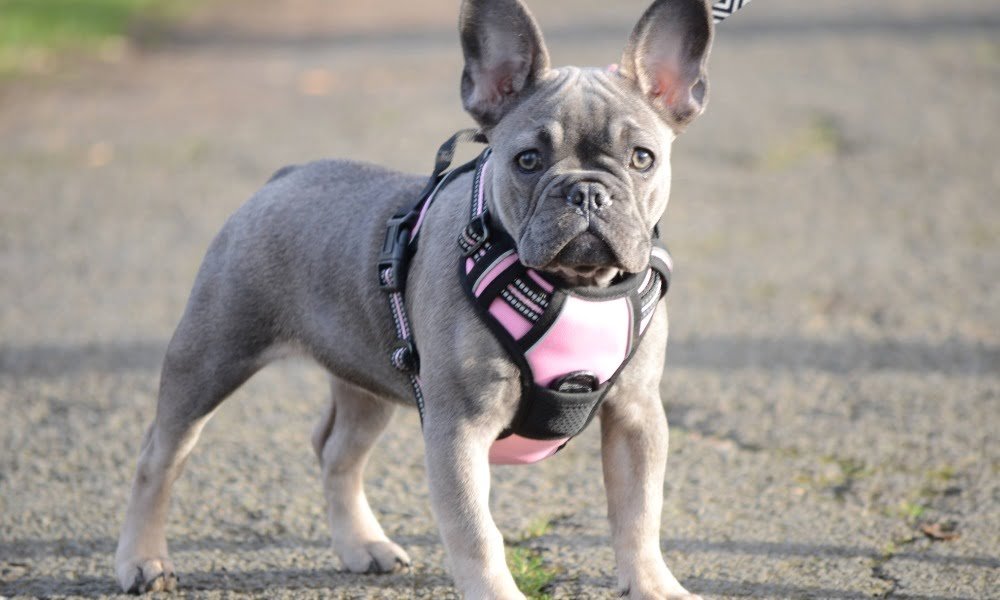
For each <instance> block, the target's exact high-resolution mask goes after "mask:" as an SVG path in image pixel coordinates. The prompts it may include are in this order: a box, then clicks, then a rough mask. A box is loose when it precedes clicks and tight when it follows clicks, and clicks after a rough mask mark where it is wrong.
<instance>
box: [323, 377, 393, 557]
mask: <svg viewBox="0 0 1000 600" xmlns="http://www.w3.org/2000/svg"><path fill="white" fill-rule="evenodd" d="M331 387H332V398H331V402H330V406H329V409H328V410H327V412H326V414H325V415H324V417H323V419H322V420H321V421H320V422H319V424H318V425H317V426H316V430H315V431H314V433H313V437H312V442H313V449H314V450H315V451H316V456H317V457H319V463H320V468H321V469H322V471H323V492H324V494H325V496H326V509H327V517H328V519H329V521H330V529H331V534H332V537H333V548H334V551H335V552H336V553H337V555H338V556H339V557H340V560H341V562H343V564H344V567H345V568H347V569H348V570H350V571H352V572H354V573H390V572H393V571H396V570H398V569H402V568H405V567H408V566H409V565H410V557H409V556H407V555H406V552H405V551H404V550H403V549H402V548H400V547H399V546H397V545H396V544H395V543H393V542H392V541H391V540H390V539H389V538H388V537H386V535H385V532H384V531H382V526H381V525H379V523H378V520H377V519H376V518H375V515H374V514H373V513H372V510H371V507H370V506H369V505H368V499H367V498H366V497H365V491H364V488H363V481H362V479H363V472H364V468H365V464H366V463H367V462H368V456H369V454H370V453H371V449H372V447H373V446H374V445H375V441H376V440H377V439H378V437H379V435H380V434H381V433H382V431H383V430H384V429H385V427H386V425H388V424H389V420H390V419H391V418H392V414H393V412H394V411H395V405H394V404H392V403H391V402H389V401H386V400H382V399H380V398H378V397H376V396H375V395H373V394H371V393H370V392H367V391H365V390H363V389H361V388H359V387H356V386H354V385H351V384H349V383H347V382H345V381H343V380H341V379H338V378H334V379H333V383H332V386H331Z"/></svg>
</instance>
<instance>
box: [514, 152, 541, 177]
mask: <svg viewBox="0 0 1000 600" xmlns="http://www.w3.org/2000/svg"><path fill="white" fill-rule="evenodd" d="M515 160H516V162H517V168H518V169H520V170H521V172H522V173H534V172H535V171H537V170H538V169H540V168H541V167H542V156H541V155H540V154H539V153H538V150H525V151H524V152H522V153H520V154H518V155H517V158H516V159H515Z"/></svg>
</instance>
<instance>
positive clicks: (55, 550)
mask: <svg viewBox="0 0 1000 600" xmlns="http://www.w3.org/2000/svg"><path fill="white" fill-rule="evenodd" d="M544 539H545V545H553V546H562V545H565V546H577V547H580V546H582V547H595V548H596V547H605V546H607V545H609V544H610V541H609V540H608V539H607V538H605V537H603V536H594V535H573V536H572V537H569V536H563V535H560V534H558V533H551V534H548V535H546V536H544ZM396 541H398V542H399V543H400V544H401V545H403V546H404V547H408V548H431V547H436V546H440V541H439V540H438V538H437V535H436V534H435V533H433V532H427V533H423V534H419V535H402V536H397V540H396ZM171 547H172V550H173V551H175V552H177V553H183V552H199V551H208V552H214V551H218V552H222V553H227V554H240V553H245V552H252V551H259V550H275V549H278V550H281V549H288V550H289V551H293V550H296V549H297V550H300V551H301V550H303V549H306V550H325V549H327V548H329V544H328V542H327V541H326V540H323V539H311V538H280V539H267V538H262V539H256V540H254V539H250V540H246V539H244V540H234V539H228V538H227V539H222V538H201V539H188V540H178V541H177V542H176V543H174V544H172V546H171ZM663 547H664V548H666V549H669V550H670V551H676V552H680V553H684V554H714V555H746V556H749V557H752V558H765V559H766V558H787V557H796V556H806V557H817V556H825V557H832V558H845V559H852V558H861V559H874V558H877V557H878V551H877V550H873V549H870V548H864V547H861V546H837V545H828V544H801V543H772V542H756V541H752V540H726V541H706V540H696V539H665V540H663ZM114 549H115V541H114V540H112V539H93V540H72V539H56V540H15V541H13V542H11V543H6V544H4V545H3V546H0V596H28V597H49V596H75V597H82V598H98V597H108V596H114V595H117V594H120V590H119V588H118V586H117V584H116V583H115V581H114V578H113V577H112V576H111V572H110V565H111V564H112V556H113V554H114ZM51 557H60V558H65V559H86V560H87V561H88V562H90V561H94V560H96V561H98V562H106V564H107V565H109V571H108V574H107V576H100V577H97V576H90V575H85V576H77V575H74V574H73V573H72V572H67V573H49V574H44V575H43V574H39V575H35V574H33V573H32V568H33V565H34V564H35V561H38V560H41V559H44V558H51ZM102 558H105V559H106V560H105V561H102V560H101V559H102ZM895 559H898V560H905V561H913V562H917V563H922V564H923V563H926V564H943V565H948V566H957V567H972V568H984V569H991V570H993V569H1000V559H998V558H996V557H985V556H947V555H938V554H929V553H919V552H910V553H907V552H903V553H900V554H898V555H896V556H895ZM180 576H181V587H182V589H183V590H184V592H186V593H196V592H243V593H257V594H260V595H264V594H265V591H267V592H272V593H273V592H275V591H276V590H337V589H349V590H353V591H358V590H359V588H362V589H365V590H369V591H371V592H373V593H377V592H375V590H390V589H391V590H396V591H400V590H408V589H409V590H413V591H414V594H415V595H416V593H417V592H424V591H428V589H433V591H434V594H435V597H437V596H439V595H440V594H445V595H448V594H449V593H453V592H449V591H447V590H450V589H451V587H450V580H449V579H448V577H447V575H445V573H444V572H443V571H441V570H440V566H439V565H434V566H433V568H429V567H425V566H422V565H420V564H419V562H418V563H417V564H416V566H415V567H414V569H413V570H411V571H410V572H403V573H398V574H393V575H358V574H355V573H349V572H347V571H343V570H340V569H336V568H328V567H317V568H308V567H302V568H287V567H280V568H265V567H254V566H252V565H251V566H250V567H248V568H246V569H240V570H231V569H225V568H221V567H220V568H215V569H205V570H192V571H183V572H181V574H180ZM684 581H685V583H686V584H688V585H690V586H691V588H692V589H697V590H698V591H699V592H700V593H702V594H707V595H710V596H714V595H724V596H746V597H754V598H755V597H782V598H832V599H837V600H862V599H867V598H870V595H868V594H866V593H863V592H860V591H857V590H852V589H839V590H838V589H828V588H819V587H810V586H800V585H795V584H783V583H775V582H757V581H739V580H727V579H714V578H704V577H689V578H684ZM581 585H585V586H594V587H598V588H603V589H607V590H613V589H615V580H614V577H613V576H612V574H608V575H607V577H603V578H600V579H597V578H594V577H591V578H589V579H586V580H584V579H580V578H579V577H577V576H575V575H574V574H573V573H572V572H567V573H563V574H561V575H560V576H559V577H558V578H557V580H556V581H555V586H556V588H557V589H561V590H566V591H567V593H569V594H570V595H572V590H573V589H575V588H577V587H579V586H581ZM900 597H905V598H909V599H911V600H961V597H959V596H949V597H948V598H947V599H946V598H944V597H939V596H933V595H920V594H906V595H905V596H900Z"/></svg>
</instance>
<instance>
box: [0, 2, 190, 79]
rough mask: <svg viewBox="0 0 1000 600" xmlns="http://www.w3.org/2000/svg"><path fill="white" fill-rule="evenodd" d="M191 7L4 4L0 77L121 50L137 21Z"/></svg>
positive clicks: (0, 19) (0, 14)
mask: <svg viewBox="0 0 1000 600" xmlns="http://www.w3.org/2000/svg"><path fill="white" fill-rule="evenodd" d="M186 4H188V2H186V1H176V0H174V1H171V0H0V74H8V75H9V74H12V73H18V72H23V71H31V70H38V69H40V68H43V67H44V65H47V64H51V62H52V60H54V59H55V58H57V57H59V56H62V55H66V54H70V53H78V52H83V53H96V52H100V51H101V50H102V49H104V48H107V47H108V46H109V45H113V44H118V45H119V46H120V45H121V43H122V42H123V40H124V39H125V37H126V36H127V34H128V30H129V27H130V25H131V24H132V23H134V22H135V19H136V18H138V17H143V18H150V19H162V18H165V17H169V16H174V15H176V14H177V11H178V10H180V9H181V7H182V6H183V5H186Z"/></svg>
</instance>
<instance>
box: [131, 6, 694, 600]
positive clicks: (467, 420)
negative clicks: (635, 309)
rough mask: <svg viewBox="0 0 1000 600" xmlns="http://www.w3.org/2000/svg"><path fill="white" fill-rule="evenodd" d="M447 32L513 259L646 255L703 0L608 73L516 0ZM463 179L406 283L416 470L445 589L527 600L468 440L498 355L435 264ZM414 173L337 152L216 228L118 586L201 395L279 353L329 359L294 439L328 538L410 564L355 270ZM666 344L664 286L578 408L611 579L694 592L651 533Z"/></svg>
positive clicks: (638, 43) (238, 379)
mask: <svg viewBox="0 0 1000 600" xmlns="http://www.w3.org/2000/svg"><path fill="white" fill-rule="evenodd" d="M459 30H460V37H461V45H462V49H463V52H464V58H465V67H464V70H463V73H462V79H461V97H462V102H463V105H464V107H465V109H466V110H467V111H468V113H469V114H470V115H471V116H472V117H473V118H474V119H475V121H476V122H477V123H478V125H479V127H480V130H481V132H482V133H483V134H484V135H485V137H486V138H487V140H488V142H489V144H490V146H491V148H492V157H491V161H492V165H493V167H492V168H491V169H490V170H489V172H488V175H487V176H486V179H485V180H484V181H483V183H482V187H483V190H484V192H483V193H484V197H485V201H486V205H487V207H488V209H489V211H490V213H491V214H492V215H493V216H494V218H495V219H498V220H499V222H500V224H501V225H502V227H503V228H504V229H505V230H506V231H507V232H508V233H509V234H510V236H511V237H512V238H513V239H514V240H515V242H516V247H517V251H518V254H519V256H520V260H521V261H522V262H523V263H524V264H525V265H526V266H529V267H531V268H534V269H537V270H539V271H543V272H546V273H550V274H552V275H553V277H556V278H562V279H563V280H566V281H569V282H571V283H572V284H573V285H588V286H606V285H608V284H609V283H610V282H612V281H614V280H615V279H616V278H618V277H621V276H623V275H625V274H628V273H637V272H640V271H642V270H644V269H645V268H646V266H647V264H648V262H649V260H650V251H651V243H652V242H651V240H652V235H653V234H652V232H653V230H654V227H655V226H656V224H657V223H658V221H659V219H660V217H661V216H662V215H663V212H664V210H665V208H666V206H667V200H668V196H669V192H670V181H671V168H670V151H671V144H672V142H673V140H674V139H675V137H676V136H677V135H678V134H679V133H680V132H681V131H682V130H683V129H684V127H685V126H686V125H687V124H689V123H690V122H691V121H692V120H693V119H694V118H695V117H697V116H698V115H699V114H701V113H702V111H703V110H704V108H705V103H706V100H707V91H708V82H707V75H706V73H707V71H706V63H707V58H708V55H709V51H710V48H711V42H712V35H713V24H712V18H711V15H710V11H709V7H708V5H707V4H706V2H705V1H704V0H656V1H655V2H653V4H652V5H651V6H650V7H649V9H648V10H647V11H646V12H645V14H643V15H642V17H641V19H640V20H639V22H638V24H637V25H636V26H635V29H634V31H633V32H632V34H631V37H630V39H629V40H628V42H627V44H626V47H625V50H624V53H623V55H622V56H621V59H620V63H619V64H618V65H617V67H616V68H590V69H581V68H574V67H565V68H558V69H556V68H552V67H551V66H550V65H549V56H548V52H547V50H546V47H545V43H544V41H543V39H542V34H541V32H540V31H539V28H538V25H537V24H536V22H535V20H534V18H533V17H532V16H531V14H530V13H529V11H528V9H527V8H526V7H525V6H524V5H523V4H522V2H521V1H520V0H465V1H464V2H463V4H462V7H461V16H460V24H459ZM472 178H473V175H472V174H469V173H466V174H463V175H462V176H460V177H456V178H455V179H454V180H453V181H452V182H451V183H450V184H449V185H448V186H447V187H445V188H444V189H442V190H440V192H439V193H438V197H437V198H436V199H435V202H434V204H433V205H432V206H431V208H430V209H429V210H428V211H427V214H426V216H425V219H424V223H423V225H422V227H423V229H422V233H421V241H420V244H419V249H418V251H417V252H416V254H415V256H414V257H413V259H412V263H411V266H410V271H409V279H408V283H407V285H406V290H405V293H406V299H407V310H408V312H409V315H410V318H411V320H412V328H413V333H414V337H415V339H416V340H417V341H418V343H419V346H420V353H421V364H420V368H419V374H420V378H421V381H422V388H423V393H424V398H425V404H426V406H425V414H424V421H423V439H424V443H425V448H426V466H427V475H428V478H429V487H430V495H431V503H432V508H433V513H434V516H435V519H436V521H437V523H438V526H439V528H440V533H441V537H442V539H443V542H444V547H445V549H446V551H447V556H448V562H449V571H450V573H451V575H452V576H453V578H454V583H455V586H456V588H457V589H458V591H459V593H460V594H462V595H463V596H464V597H466V598H475V599H479V598H524V595H523V594H522V593H521V592H520V591H519V590H518V588H517V586H516V585H515V582H514V579H513V577H512V576H511V573H510V571H509V569H508V567H507V564H506V562H505V555H504V545H503V538H502V537H501V534H500V531H499V530H498V529H497V526H496V525H495V523H494V521H493V519H492V517H491V515H490V511H489V506H488V492H489V487H490V468H489V464H488V450H489V448H490V445H491V443H492V442H493V441H494V440H496V438H497V436H498V434H500V433H501V432H502V431H503V430H504V428H505V427H506V426H507V425H508V423H509V422H510V421H511V419H512V417H513V415H514V414H515V411H516V410H517V408H518V403H519V400H520V393H521V382H520V379H519V372H518V369H517V367H516V366H515V365H514V364H513V363H512V361H511V360H510V358H509V357H508V355H507V354H506V353H505V352H504V350H503V349H502V348H501V346H500V344H499V343H498V341H497V340H496V338H495V337H494V336H493V335H491V333H490V331H489V330H488V329H487V327H486V326H485V325H484V324H483V322H482V321H481V319H480V317H479V316H477V314H476V313H475V311H474V310H473V308H472V306H471V304H470V302H469V301H468V299H467V298H466V297H465V296H464V294H463V292H462V290H461V289H460V288H459V282H458V278H457V277H456V276H455V266H456V260H458V258H457V252H458V249H457V247H456V239H457V238H458V236H459V234H460V233H461V232H462V230H463V228H464V227H465V226H466V225H467V222H468V198H469V194H470V187H471V185H472ZM424 183H425V178H424V177H417V176H410V175H405V174H401V173H397V172H394V171H391V170H386V169H383V168H380V167H376V166H372V165H368V164H360V163H357V162H350V161H343V160H332V161H319V162H313V163H309V164H306V165H301V166H291V167H286V168H284V169H282V170H280V171H278V172H277V173H276V174H275V176H274V177H273V178H272V179H271V180H270V181H269V182H268V183H267V184H266V185H265V186H264V187H263V188H262V189H261V190H260V191H259V192H258V193H257V194H256V195H254V196H253V197H252V198H251V199H250V200H249V201H248V202H247V203H246V204H244V205H243V206H242V207H241V208H240V209H239V210H238V211H237V212H236V213H235V214H233V215H232V217H231V218H230V219H229V220H228V221H227V222H226V223H225V225H224V227H223V228H222V230H221V231H220V232H219V234H218V235H217V236H216V237H215V239H214V241H212V243H211V246H210V248H209V249H208V252H207V255H206V257H205V259H204V262H203V263H202V265H201V268H200V270H199V272H198V275H197V278H196V280H195V283H194V288H193V291H192V292H191V295H190V299H189V301H188V304H187V307H186V309H185V311H184V314H183V317H182V319H181V321H180V324H179V325H178V326H177V329H176V332H175V333H174V335H173V337H172V339H171V340H170V343H169V346H168V348H167V352H166V356H165V359H164V363H163V368H162V373H161V381H160V388H159V397H158V403H157V407H156V414H155V418H154V419H153V422H152V424H151V425H150V426H149V428H148V429H147V431H146V433H145V436H144V438H143V441H142V446H141V451H140V455H139V459H138V466H137V469H136V474H135V479H134V483H133V486H132V491H131V498H130V500H129V504H128V508H127V511H126V515H125V520H124V525H123V527H122V531H121V536H120V539H119V542H118V549H117V552H116V556H115V563H116V564H115V569H116V575H117V579H118V582H119V583H120V585H121V587H122V589H123V590H125V591H127V592H132V593H144V592H151V591H160V590H173V589H175V588H176V586H177V575H176V574H175V570H174V565H173V563H172V562H171V560H170V558H169V557H168V553H167V541H166V535H165V534H166V522H167V512H168V504H169V499H170V492H171V487H172V485H173V483H174V481H175V480H176V479H177V477H178V476H179V475H180V474H181V471H182V469H183V467H184V464H185V462H186V460H187V458H188V456H189V455H190V453H191V451H192V449H193V448H194V446H195V443H196V442H197V440H198V437H199V434H200V432H201V431H202V429H203V428H204V426H205V424H206V423H207V422H208V420H209V419H210V418H211V416H212V414H213V412H214V411H215V410H216V409H217V408H218V407H219V405H220V404H221V403H222V401H223V400H224V399H225V398H226V397H227V396H229V395H230V394H231V393H232V392H233V391H234V390H235V389H236V388H238V387H239V386H240V385H241V384H243V383H244V382H245V381H246V380H247V379H248V378H249V377H250V376H251V375H253V374H254V373H255V372H257V371H258V370H259V369H261V368H262V367H264V366H265V365H266V364H268V363H269V362H271V361H273V360H275V359H276V358H278V357H280V356H283V355H285V354H286V353H287V352H296V353H299V354H305V355H308V356H310V357H312V358H313V359H315V360H316V361H317V362H318V363H319V364H320V365H322V366H323V367H325V368H326V369H327V370H328V371H329V373H330V375H331V381H332V383H331V388H332V400H331V402H330V404H329V408H327V409H326V411H325V414H324V415H322V417H321V418H320V419H319V422H318V425H317V426H316V429H315V432H314V433H313V436H312V445H313V448H314V449H315V452H316V455H317V457H318V458H319V463H320V466H321V469H322V477H323V488H324V494H325V497H326V508H327V510H326V512H327V516H328V519H329V524H330V528H331V531H332V544H333V550H334V551H335V552H336V553H337V555H338V556H339V558H340V560H341V561H342V562H343V565H344V567H345V568H346V569H348V570H350V571H351V572H356V573H373V572H374V573H387V572H393V571H396V570H399V569H404V568H406V567H408V566H409V564H410V559H409V557H408V556H407V553H406V551H405V550H403V548H401V547H400V546H398V545H397V544H395V543H394V542H393V541H392V540H390V539H389V538H388V537H387V536H386V535H385V533H384V532H383V530H382V527H381V526H380V525H379V523H378V521H377V520H376V518H375V516H374V514H373V513H372V510H371V508H370V507H369V505H368V502H367V499H366V497H365V494H364V491H363V489H362V477H363V470H364V467H365V464H366V462H367V459H368V457H369V454H370V452H371V450H372V448H373V446H374V444H375V442H376V440H377V438H378V437H379V435H380V433H381V432H382V431H383V429H384V428H385V427H386V425H387V424H388V423H389V420H390V417H391V416H392V414H393V412H394V411H395V410H396V408H397V407H398V406H400V405H403V406H413V397H412V395H411V388H410V386H409V384H408V381H407V379H406V377H404V376H402V375H401V374H400V373H399V372H398V371H397V370H396V369H395V368H394V367H393V366H392V365H391V364H390V362H389V360H388V358H387V357H388V356H389V355H390V353H391V351H392V349H393V345H394V344H395V343H396V341H397V340H396V334H395V331H394V327H393V321H392V317H391V315H390V310H389V307H388V303H387V302H386V300H385V295H384V293H383V292H382V291H381V290H380V286H379V282H378V280H377V277H376V276H375V265H376V263H377V261H378V258H379V253H380V249H381V247H382V243H383V237H384V235H385V226H386V222H387V220H388V219H389V218H390V217H391V216H392V215H393V214H394V213H395V212H396V211H397V210H398V209H399V208H400V207H401V206H403V205H405V204H407V203H409V202H412V201H413V199H414V198H415V197H416V196H417V195H419V193H420V190H421V189H422V187H423V185H424ZM584 184H585V185H584ZM581 189H582V190H583V191H582V192H581ZM666 341H667V312H666V307H665V304H664V303H662V302H661V303H659V305H658V307H657V309H656V311H655V313H654V316H653V318H652V322H651V324H650V325H649V327H648V330H647V334H646V336H645V338H644V339H643V341H642V343H641V346H640V347H639V349H638V350H637V351H636V353H635V355H634V356H633V359H632V360H631V361H630V362H629V363H628V364H627V366H626V367H625V368H624V369H623V371H622V372H621V374H620V377H619V378H618V380H617V381H616V382H615V384H614V386H613V388H612V389H611V391H610V392H609V394H608V395H607V397H606V398H605V400H604V402H603V404H602V405H601V408H600V412H599V419H600V428H601V451H602V458H603V470H604V482H605V487H606V489H607V504H608V517H609V520H610V524H611V541H612V545H613V547H614V554H615V558H616V563H617V568H618V582H619V586H620V587H619V590H618V591H619V593H621V594H622V595H623V596H626V597H629V598H661V599H662V598H696V596H693V595H691V594H690V593H689V592H688V591H687V590H685V588H684V587H682V586H681V584H680V583H678V581H677V579H676V578H675V577H674V576H673V575H672V574H671V572H670V570H669V569H668V568H667V566H666V565H665V563H664V560H663V557H662V553H661V550H660V518H661V507H662V501H663V483H664V474H665V469H666V461H667V421H666V416H665V413H664V409H663V404H662V402H661V399H660V394H659V384H660V378H661V373H662V370H663V363H664V355H665V349H666ZM470 357H475V360H470Z"/></svg>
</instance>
